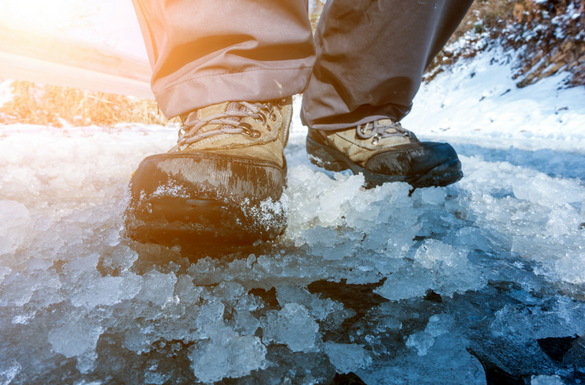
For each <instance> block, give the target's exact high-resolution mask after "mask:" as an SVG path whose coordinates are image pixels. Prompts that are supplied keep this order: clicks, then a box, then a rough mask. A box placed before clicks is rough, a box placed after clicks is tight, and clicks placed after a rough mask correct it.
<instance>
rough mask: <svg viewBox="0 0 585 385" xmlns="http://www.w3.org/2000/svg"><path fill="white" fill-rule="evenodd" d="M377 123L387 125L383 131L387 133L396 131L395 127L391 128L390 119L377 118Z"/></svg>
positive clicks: (392, 123) (391, 122)
mask: <svg viewBox="0 0 585 385" xmlns="http://www.w3.org/2000/svg"><path fill="white" fill-rule="evenodd" d="M378 125H380V126H386V127H388V128H387V129H386V130H385V131H386V132H387V133H389V134H394V133H396V129H395V128H393V126H394V122H393V121H392V120H390V119H380V120H378Z"/></svg>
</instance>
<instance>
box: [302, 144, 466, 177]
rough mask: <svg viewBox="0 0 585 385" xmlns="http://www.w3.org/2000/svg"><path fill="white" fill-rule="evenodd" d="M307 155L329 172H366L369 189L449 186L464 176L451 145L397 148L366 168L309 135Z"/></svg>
mask: <svg viewBox="0 0 585 385" xmlns="http://www.w3.org/2000/svg"><path fill="white" fill-rule="evenodd" d="M307 153H308V155H309V159H310V160H311V162H312V163H313V164H315V165H317V166H319V167H323V168H325V169H326V170H329V171H342V170H347V169H350V170H351V171H352V172H353V173H354V174H355V175H357V174H360V173H362V174H363V175H364V177H365V179H366V187H368V188H372V187H375V186H380V185H382V184H384V183H386V182H406V183H408V184H410V185H411V186H412V187H414V188H419V187H432V186H437V187H440V186H447V185H449V184H451V183H455V182H457V181H458V180H460V179H461V178H462V177H463V172H462V171H461V162H460V161H459V158H458V157H457V153H456V152H455V150H454V149H453V147H451V145H450V144H448V143H436V142H416V143H408V144H401V145H397V146H394V147H393V148H392V150H388V151H385V152H381V153H378V154H376V155H373V156H372V157H371V158H370V159H369V160H368V161H367V163H366V165H365V167H361V166H360V165H358V164H356V163H355V162H353V161H352V160H351V159H349V158H348V157H347V156H346V155H345V154H343V153H342V152H341V151H338V150H336V149H334V148H331V147H328V146H326V145H325V144H323V143H319V142H318V138H311V137H309V136H307Z"/></svg>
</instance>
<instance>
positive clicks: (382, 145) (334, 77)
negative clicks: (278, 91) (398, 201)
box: [301, 0, 472, 188]
mask: <svg viewBox="0 0 585 385" xmlns="http://www.w3.org/2000/svg"><path fill="white" fill-rule="evenodd" d="M471 3H472V1H471V0H425V1H414V0H412V1H404V0H377V1H370V0H329V1H328V2H327V5H326V7H325V9H324V12H323V15H322V19H321V21H320V22H319V25H318V27H317V34H316V37H315V43H316V46H317V61H316V63H315V66H314V68H313V73H312V75H311V80H310V83H309V87H308V89H307V91H306V92H305V95H304V98H303V108H302V112H301V118H302V120H303V123H304V124H305V125H308V126H309V132H308V135H307V152H308V154H309V159H310V160H311V162H313V163H314V164H316V165H318V166H320V167H324V168H326V169H329V170H333V171H341V170H345V169H351V170H352V171H353V173H355V174H358V173H362V174H364V176H365V179H366V183H367V184H368V185H369V186H370V187H373V186H377V185H380V184H383V183H385V182H396V181H400V182H407V183H409V184H410V185H411V186H413V187H415V188H416V187H428V186H446V185H448V184H451V183H454V182H456V181H458V180H459V179H461V178H462V176H463V173H462V172H461V162H460V161H459V159H458V157H457V153H456V152H455V150H454V149H453V147H451V146H450V145H449V144H448V143H434V142H420V141H419V140H418V139H417V138H416V136H415V135H414V134H413V133H412V132H410V131H408V130H405V129H403V128H402V126H401V125H400V123H399V121H400V119H402V118H403V117H404V116H405V115H406V114H407V113H408V112H409V111H410V107H411V104H412V99H413V98H414V95H415V94H416V92H417V90H418V88H419V86H420V83H421V80H422V75H423V71H424V69H425V67H426V66H427V65H428V64H429V63H430V62H431V60H432V59H433V57H434V56H435V55H436V54H437V53H438V52H439V51H440V49H441V48H442V47H443V45H444V44H445V43H446V41H447V40H448V38H449V37H450V36H451V34H452V33H453V31H454V30H455V28H456V27H457V25H458V23H459V22H460V20H461V19H462V18H463V16H464V15H465V13H466V11H467V9H468V8H469V6H470V5H471Z"/></svg>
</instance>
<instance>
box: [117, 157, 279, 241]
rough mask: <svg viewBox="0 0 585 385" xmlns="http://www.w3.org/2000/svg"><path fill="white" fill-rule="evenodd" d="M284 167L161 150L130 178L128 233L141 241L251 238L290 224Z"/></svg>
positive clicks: (275, 232)
mask: <svg viewBox="0 0 585 385" xmlns="http://www.w3.org/2000/svg"><path fill="white" fill-rule="evenodd" d="M285 177H286V163H285V166H284V167H283V168H281V167H279V166H278V165H275V164H272V163H270V162H266V161H259V160H258V159H253V158H249V159H248V158H236V157H231V156H222V155H217V154H210V153H203V152H202V153H189V154H161V155H154V156H151V157H148V158H146V159H144V160H143V161H142V163H141V164H140V166H139V167H138V170H137V171H136V172H135V173H134V175H133V177H132V180H131V182H130V189H131V200H130V204H129V206H128V208H127V210H126V229H127V232H128V235H129V236H130V237H131V238H133V239H135V240H138V241H141V242H154V243H163V244H174V243H192V244H207V243H230V244H246V243H252V242H254V241H256V240H270V239H274V238H276V237H277V236H278V235H280V234H282V233H283V232H284V230H285V228H286V217H287V207H286V202H284V201H283V200H282V199H281V198H282V192H283V186H284V182H285Z"/></svg>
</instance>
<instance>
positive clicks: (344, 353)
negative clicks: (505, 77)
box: [0, 75, 585, 385]
mask: <svg viewBox="0 0 585 385" xmlns="http://www.w3.org/2000/svg"><path fill="white" fill-rule="evenodd" d="M475 78H476V79H477V78H479V79H481V76H480V75H478V76H477V77H475ZM437 84H439V85H440V84H441V83H440V78H439V80H438V83H437ZM470 87H471V86H470ZM431 91H432V89H430V87H429V89H427V90H425V91H424V92H423V93H422V94H421V95H423V96H425V95H427V94H428V93H431ZM462 92H463V91H462ZM519 92H520V91H519ZM571 92H573V91H571ZM514 95H516V94H515V93H514V92H511V93H510V94H509V95H508V96H509V97H514ZM508 96H507V97H508ZM516 96H517V95H516ZM429 108H430V107H429ZM571 111H572V110H571ZM413 119H414V118H413ZM581 122H582V120H581ZM414 123H416V120H415V121H412V120H411V123H410V125H409V126H408V127H407V128H413V127H412V126H413V125H414ZM575 132H576V131H575ZM438 134H439V133H435V132H432V130H431V131H429V132H423V135H422V136H424V135H427V136H428V137H433V135H435V137H436V136H437V135H438ZM545 134H546V133H545ZM465 135H467V136H466V137H465V138H461V137H455V136H452V137H450V139H449V140H451V141H452V142H453V144H454V145H455V147H456V148H457V149H458V151H459V152H460V153H461V154H462V162H463V167H464V172H465V178H464V179H462V180H461V181H460V182H458V183H457V184H455V185H452V186H449V187H447V188H439V189H436V188H434V189H423V190H417V191H415V193H414V194H413V195H412V197H409V196H408V193H409V188H408V186H407V185H404V184H387V185H384V186H382V187H379V188H376V189H372V190H364V189H362V188H361V185H362V182H363V179H362V177H361V176H350V175H348V174H333V173H324V172H322V171H320V170H318V169H317V168H315V167H314V166H312V165H311V164H310V163H309V162H308V160H307V159H306V154H305V151H304V145H303V134H302V128H301V127H300V126H299V125H298V122H295V128H294V132H293V137H292V138H291V143H290V145H289V147H288V148H287V152H286V154H287V159H288V161H289V179H288V190H287V196H288V200H289V207H290V213H289V215H290V218H289V227H288V230H287V232H286V234H285V235H284V236H283V237H282V238H281V239H280V240H279V241H278V242H276V243H274V244H265V245H257V246H255V247H249V248H241V249H235V250H231V251H229V252H226V251H220V250H186V249H184V250H181V249H180V248H178V247H175V248H167V247H163V246H157V245H144V244H138V243H135V242H132V241H129V240H128V239H125V238H124V235H123V219H122V217H121V214H122V211H123V208H124V204H125V203H124V202H125V201H124V199H125V198H124V196H125V195H124V194H125V188H126V185H127V183H128V181H129V179H130V175H131V173H132V171H133V170H134V169H135V168H136V166H137V165H138V163H139V162H140V160H141V159H142V158H143V157H144V156H146V155H148V154H152V153H156V152H162V151H166V149H168V148H169V147H171V146H172V144H173V142H174V140H175V130H171V129H166V128H160V127H158V128H157V127H140V126H134V127H131V128H123V129H122V128H113V129H101V128H97V127H93V128H91V127H90V128H86V129H78V130H73V129H71V130H69V131H68V132H67V131H65V132H64V131H63V130H57V129H47V128H39V127H36V128H35V127H20V126H9V127H4V128H1V129H0V154H2V155H1V156H0V290H1V291H0V309H1V310H0V328H1V330H2V337H1V338H0V383H2V384H42V383H47V384H48V383H68V384H69V383H70V384H78V385H81V384H110V383H125V384H134V383H136V384H143V383H145V384H171V383H172V384H175V383H185V384H186V383H189V384H190V383H196V382H202V383H213V382H220V383H223V384H317V383H318V384H343V383H349V382H350V381H354V383H357V384H360V383H366V384H369V385H370V384H485V383H493V384H501V383H510V384H530V383H532V384H534V385H536V384H563V383H564V384H570V383H580V381H581V382H582V381H585V335H584V332H585V302H584V301H585V295H584V294H585V292H584V289H585V250H584V246H585V242H584V240H585V239H584V238H585V230H584V227H585V224H584V222H585V217H584V214H585V211H584V210H585V208H584V207H583V206H584V205H583V203H584V198H585V186H584V185H583V183H582V181H581V180H580V179H578V177H579V176H581V175H584V171H585V166H584V164H585V163H584V162H583V157H584V155H583V154H584V153H585V145H583V142H580V141H578V140H576V139H575V137H573V138H572V139H571V141H570V146H569V147H570V148H568V147H567V146H568V145H567V143H566V142H564V141H563V140H562V138H556V140H546V143H545V144H544V145H537V144H538V143H540V142H538V143H537V142H535V141H534V140H536V139H538V138H536V139H534V138H532V139H530V140H533V141H532V142H531V141H530V140H523V141H522V143H523V146H524V147H521V146H520V145H519V144H518V146H520V147H514V148H511V149H510V148H508V147H509V145H508V146H507V145H506V143H508V144H509V142H508V141H506V140H505V138H504V139H502V137H501V136H498V135H492V137H488V136H485V135H484V136H479V134H478V135H477V136H473V135H471V134H469V133H466V134H465ZM543 135H544V134H543ZM575 135H576V134H575ZM545 137H546V135H545V136H544V138H545ZM517 139H518V138H517ZM519 139H523V138H522V137H521V136H520V137H519ZM535 143H536V144H535ZM541 144H542V143H541ZM360 381H361V382H360Z"/></svg>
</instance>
